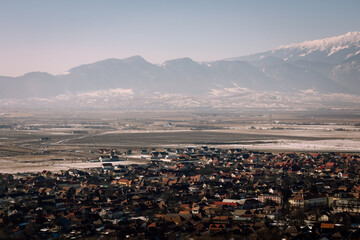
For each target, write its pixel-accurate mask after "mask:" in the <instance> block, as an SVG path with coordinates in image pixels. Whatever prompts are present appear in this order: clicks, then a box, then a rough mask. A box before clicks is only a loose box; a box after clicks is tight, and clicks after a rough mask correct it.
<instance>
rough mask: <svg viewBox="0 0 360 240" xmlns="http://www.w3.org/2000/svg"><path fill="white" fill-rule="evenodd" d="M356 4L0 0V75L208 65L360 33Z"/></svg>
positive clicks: (348, 0)
mask: <svg viewBox="0 0 360 240" xmlns="http://www.w3.org/2000/svg"><path fill="white" fill-rule="evenodd" d="M359 9H360V1H359V0H337V1H334V0H262V1H260V0H251V1H250V0H247V1H245V0H142V1H141V0H128V1H125V0H124V1H122V0H0V29H1V34H0V43H1V44H0V75H2V76H19V75H22V74H24V73H27V72H31V71H44V72H49V73H52V74H59V73H61V72H64V71H66V70H68V69H70V68H71V67H74V66H77V65H80V64H85V63H91V62H95V61H99V60H103V59H106V58H126V57H129V56H133V55H141V56H143V57H144V58H145V59H146V60H148V61H149V62H152V63H162V62H163V61H165V60H169V59H174V58H180V57H190V58H192V59H194V60H195V61H211V60H218V59H223V58H228V57H236V56H242V55H246V54H251V53H257V52H261V51H266V50H270V49H273V48H275V47H278V46H279V45H283V44H289V43H294V42H301V41H304V40H313V39H319V38H324V37H331V36H335V35H341V34H344V33H346V32H349V31H360V14H359Z"/></svg>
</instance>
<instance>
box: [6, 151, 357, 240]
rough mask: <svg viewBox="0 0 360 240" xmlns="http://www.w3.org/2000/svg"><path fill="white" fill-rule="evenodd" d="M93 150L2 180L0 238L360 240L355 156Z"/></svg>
mask: <svg viewBox="0 0 360 240" xmlns="http://www.w3.org/2000/svg"><path fill="white" fill-rule="evenodd" d="M146 153H147V154H148V156H150V159H148V160H147V162H146V163H145V164H143V163H139V164H129V165H123V164H121V161H122V158H123V157H125V155H126V156H131V155H134V154H135V153H134V152H133V151H132V150H127V151H125V152H120V151H116V150H112V149H99V151H98V155H99V159H100V160H99V161H102V162H103V163H102V164H101V167H97V168H86V169H81V170H80V169H69V170H60V171H58V172H50V171H47V170H44V171H42V172H38V173H17V174H5V173H3V174H1V175H0V238H1V239H24V238H27V239H78V238H81V239H359V238H360V200H359V193H360V181H359V177H360V155H358V154H356V153H355V154H353V153H340V152H327V153H309V152H303V153H301V152H285V153H279V152H278V153H270V152H261V151H251V150H246V149H219V148H211V147H207V146H202V147H198V148H195V147H189V148H183V149H170V148H168V149H151V150H149V149H144V150H141V152H139V154H146Z"/></svg>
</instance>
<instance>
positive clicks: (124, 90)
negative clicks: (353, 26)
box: [0, 32, 360, 103]
mask: <svg viewBox="0 0 360 240" xmlns="http://www.w3.org/2000/svg"><path fill="white" fill-rule="evenodd" d="M109 91H110V93H111V94H112V95H111V94H110V95H111V96H113V97H114V96H127V97H128V96H130V95H131V96H132V97H144V98H149V97H150V98H151V97H156V96H167V95H169V94H172V95H176V96H186V97H188V98H191V97H206V96H210V95H211V96H214V94H215V95H216V94H217V95H218V94H219V93H226V94H229V93H236V94H239V93H241V94H244V92H249V91H256V92H267V93H272V94H274V93H278V94H277V95H279V94H285V95H286V94H290V95H291V94H298V93H300V94H301V93H303V92H309V91H310V92H312V93H320V94H353V95H360V32H349V33H347V34H345V35H341V36H336V37H331V38H325V39H320V40H314V41H306V42H302V43H295V44H290V45H286V46H280V47H278V48H277V49H274V50H271V51H267V52H263V53H257V54H253V55H248V56H241V57H237V58H230V59H224V60H219V61H213V62H195V61H193V60H192V59H190V58H181V59H174V60H169V61H166V62H164V63H163V64H161V65H156V64H152V63H149V62H147V61H146V60H145V59H143V58H142V57H141V56H133V57H129V58H126V59H106V60H103V61H99V62H95V63H91V64H84V65H81V66H77V67H74V68H72V69H70V70H68V71H67V72H65V73H63V74H60V75H51V74H48V73H43V72H32V73H28V74H25V75H23V76H20V77H5V76H3V77H0V99H2V101H3V102H4V99H12V100H14V101H19V100H21V99H29V98H41V99H44V98H47V99H52V101H54V99H57V100H58V101H60V100H61V99H64V97H65V96H72V97H74V96H81V97H84V96H87V97H89V98H91V97H92V96H97V97H99V95H100V96H101V95H106V94H108V92H109ZM94 94H95V95H94ZM114 94H115V95H114ZM275 95H276V94H275ZM59 99H60V100H59ZM0 103H1V102H0Z"/></svg>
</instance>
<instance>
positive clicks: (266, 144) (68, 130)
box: [0, 110, 360, 172]
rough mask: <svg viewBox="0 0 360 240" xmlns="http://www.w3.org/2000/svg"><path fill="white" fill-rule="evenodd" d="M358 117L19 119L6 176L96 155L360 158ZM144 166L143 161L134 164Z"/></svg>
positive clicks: (11, 130) (0, 136)
mask: <svg viewBox="0 0 360 240" xmlns="http://www.w3.org/2000/svg"><path fill="white" fill-rule="evenodd" d="M359 116H360V115H359V114H358V113H357V112H354V111H343V112H334V111H330V110H329V111H319V112H302V113H299V112H266V111H263V112H231V111H227V112H214V111H212V112H199V111H198V112H190V111H184V112H176V111H160V112H122V111H79V112H70V111H63V112H55V111H45V110H43V111H34V112H31V111H14V112H11V111H10V112H7V113H3V114H2V115H0V126H1V127H0V169H1V171H2V172H10V171H11V172H16V171H37V170H42V169H50V168H51V169H64V168H69V167H70V166H74V164H75V166H76V165H77V164H81V163H84V162H86V161H89V160H94V159H98V158H99V156H100V154H99V153H98V149H102V148H107V149H116V150H117V151H119V152H124V151H126V150H128V149H132V150H133V152H134V154H135V155H134V156H136V155H138V154H139V151H140V149H147V150H148V151H153V150H161V149H164V148H173V149H174V148H178V147H179V148H183V147H193V146H202V145H208V146H209V147H217V148H234V147H236V148H246V149H254V150H261V151H285V152H286V151H288V152H289V151H298V152H299V151H307V152H316V151H343V152H360V144H359V143H360V121H359V119H360V117H359ZM132 160H133V161H135V162H142V161H143V160H141V159H136V158H135V159H134V158H132Z"/></svg>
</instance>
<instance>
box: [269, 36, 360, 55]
mask: <svg viewBox="0 0 360 240" xmlns="http://www.w3.org/2000/svg"><path fill="white" fill-rule="evenodd" d="M351 45H357V46H360V32H348V33H346V34H344V35H340V36H335V37H330V38H324V39H318V40H313V41H305V42H301V43H293V44H289V45H283V46H280V47H279V48H277V49H275V50H274V51H276V50H281V49H302V50H306V49H313V50H320V51H325V50H327V49H344V48H347V47H349V46H351Z"/></svg>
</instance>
